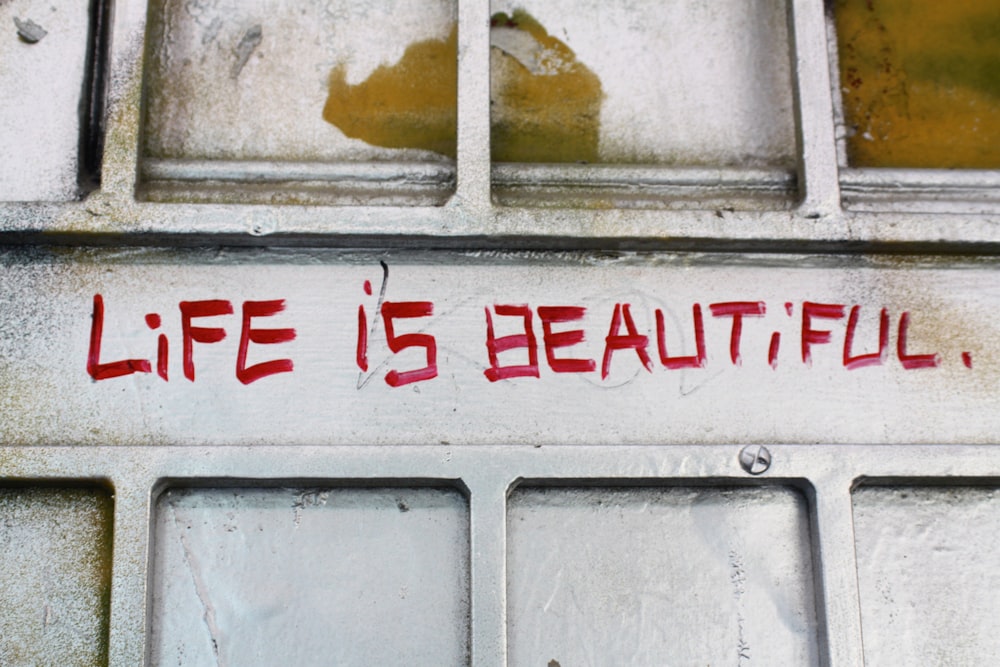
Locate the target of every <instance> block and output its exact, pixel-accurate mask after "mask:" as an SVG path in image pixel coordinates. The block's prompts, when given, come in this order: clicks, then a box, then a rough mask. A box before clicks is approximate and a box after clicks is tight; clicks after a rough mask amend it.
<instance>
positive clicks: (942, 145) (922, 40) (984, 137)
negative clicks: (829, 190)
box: [835, 0, 1000, 169]
mask: <svg viewBox="0 0 1000 667" xmlns="http://www.w3.org/2000/svg"><path fill="white" fill-rule="evenodd" d="M835 19H836V27H837V43H838V46H839V53H838V57H839V62H840V86H841V93H842V96H843V106H844V116H845V122H846V125H847V127H846V128H845V134H846V140H847V160H848V164H849V165H850V166H856V167H925V168H971V169H995V168H1000V5H998V4H997V3H995V2H982V1H981V0H954V1H952V2H935V1H932V0H918V1H914V0H837V2H836V5H835Z"/></svg>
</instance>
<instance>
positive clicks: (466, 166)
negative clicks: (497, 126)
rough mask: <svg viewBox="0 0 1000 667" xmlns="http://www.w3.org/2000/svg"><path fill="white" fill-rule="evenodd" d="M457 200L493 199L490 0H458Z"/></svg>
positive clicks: (466, 203)
mask: <svg viewBox="0 0 1000 667" xmlns="http://www.w3.org/2000/svg"><path fill="white" fill-rule="evenodd" d="M457 171H458V175H457V180H458V183H457V186H456V193H455V199H454V202H455V203H457V204H459V205H461V206H463V207H468V208H469V209H471V210H472V211H478V210H480V209H481V208H483V207H487V206H489V203H490V4H489V0H458V150H457Z"/></svg>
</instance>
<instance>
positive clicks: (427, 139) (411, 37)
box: [143, 0, 457, 203]
mask: <svg viewBox="0 0 1000 667" xmlns="http://www.w3.org/2000/svg"><path fill="white" fill-rule="evenodd" d="M148 34H149V37H148V49H147V50H148V57H147V72H146V100H147V102H146V109H145V132H144V149H143V152H144V156H145V158H146V161H145V165H144V174H145V180H146V181H147V183H149V182H152V183H153V185H154V187H152V188H149V189H151V190H152V193H151V196H152V197H153V198H155V199H175V198H177V199H182V200H189V199H191V198H194V199H199V198H203V199H209V200H211V199H219V198H221V199H222V200H228V199H231V198H232V197H233V195H232V193H229V194H227V193H225V192H222V191H218V190H216V191H212V190H211V188H209V187H207V186H209V185H211V184H218V183H220V182H228V183H230V184H236V185H242V186H244V187H243V197H242V199H241V200H250V201H260V202H262V203H275V202H277V203H281V202H292V203H309V202H310V201H313V200H319V201H326V199H324V196H323V192H322V190H323V189H324V186H325V187H326V188H327V189H328V190H335V191H337V193H338V194H339V196H340V197H341V198H346V199H347V200H348V201H351V197H352V196H357V197H358V198H359V199H358V202H357V203H372V202H371V201H370V198H367V199H366V194H367V195H381V196H382V198H383V199H390V200H391V203H405V202H401V201H400V200H398V199H397V200H392V199H391V198H392V196H393V195H394V193H393V192H392V190H391V188H392V186H393V185H394V184H398V183H399V182H401V181H408V182H409V183H411V184H415V185H414V188H416V189H417V190H420V187H421V185H423V186H424V189H432V188H433V186H439V187H440V186H441V185H442V182H443V181H448V180H449V179H453V171H454V170H453V167H452V166H451V165H452V164H453V161H454V160H453V158H454V155H455V125H456V99H457V88H456V85H457V59H456V5H455V2H454V0H427V1H425V2H407V1H406V0H391V1H388V2H379V3H367V4H358V3H354V2H350V1H349V0H334V1H332V2H322V1H320V0H306V1H304V2H295V3H288V2H284V1H282V0H196V1H194V2H190V1H187V0H151V2H150V8H149V28H148ZM329 165H341V167H340V168H333V167H330V166H329ZM343 165H347V166H346V167H345V166H343ZM350 165H354V166H350ZM420 165H423V167H422V169H423V171H421V167H420ZM421 178H424V179H425V180H427V181H428V182H427V183H422V182H421V180H420V179H421ZM192 183H196V184H200V185H201V186H202V187H201V190H199V191H198V192H196V193H192V192H191V191H190V189H191V184H192ZM380 183H381V184H382V185H381V186H380V185H379V184H380ZM171 184H172V185H173V187H170V186H171ZM178 184H181V185H183V186H184V187H179V186H178ZM295 184H297V192H296V193H295V194H290V193H288V192H287V191H288V190H289V188H291V186H293V185H295ZM386 184H388V185H386ZM268 185H269V186H270V188H268V187H267V186H268ZM414 188H410V189H411V190H412V189H414ZM292 189H295V188H292ZM367 190H371V192H367ZM283 191H284V192H285V194H282V192H283ZM327 194H329V193H327ZM418 194H419V192H418ZM438 196H439V197H440V195H438ZM327 198H328V197H327ZM352 203H353V202H352ZM376 203H378V202H376ZM436 203H440V202H436Z"/></svg>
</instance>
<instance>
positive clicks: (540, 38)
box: [490, 9, 604, 162]
mask: <svg viewBox="0 0 1000 667" xmlns="http://www.w3.org/2000/svg"><path fill="white" fill-rule="evenodd" d="M490 23H491V38H490V43H491V45H492V47H493V48H492V49H491V53H490V88H491V90H490V110H491V123H490V130H491V134H492V141H491V154H492V158H493V160H494V161H496V162H596V161H597V160H598V159H599V153H598V140H599V130H600V113H601V102H602V100H603V98H604V93H603V90H602V87H601V81H600V79H599V78H598V77H597V75H596V74H594V73H593V72H592V71H591V70H590V69H589V68H588V67H587V66H586V65H584V64H583V63H581V62H579V61H578V60H577V58H576V54H575V53H574V52H573V51H572V50H571V49H570V48H569V47H568V46H566V44H564V43H563V42H561V41H560V40H558V39H556V38H555V37H553V36H551V35H550V34H549V33H548V31H547V30H546V29H545V28H544V27H543V26H542V25H541V24H540V23H538V21H536V20H535V19H534V18H533V17H532V16H531V15H530V14H528V13H527V12H526V11H524V10H523V9H516V10H514V12H513V13H512V14H511V15H508V14H506V13H503V12H498V13H496V14H494V15H493V17H492V19H491V22H490Z"/></svg>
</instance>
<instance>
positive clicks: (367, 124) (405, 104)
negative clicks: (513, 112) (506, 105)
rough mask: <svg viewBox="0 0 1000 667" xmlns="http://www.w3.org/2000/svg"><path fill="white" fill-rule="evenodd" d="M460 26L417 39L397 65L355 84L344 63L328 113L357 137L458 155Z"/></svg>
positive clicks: (334, 77) (379, 143) (335, 73)
mask: <svg viewBox="0 0 1000 667" xmlns="http://www.w3.org/2000/svg"><path fill="white" fill-rule="evenodd" d="M457 54H458V50H457V29H456V27H455V26H453V27H452V29H451V33H450V34H449V35H448V37H447V38H446V39H444V40H433V39H432V40H426V41H421V42H415V43H413V44H411V45H410V46H408V47H407V49H406V51H404V52H403V57H402V58H401V59H400V60H399V62H397V63H396V64H395V65H391V66H387V65H383V66H381V67H379V68H378V69H376V70H375V71H374V72H372V74H371V76H369V77H368V78H367V79H366V80H365V81H363V82H361V83H359V84H358V85H356V86H353V85H349V84H348V83H347V81H346V76H347V72H346V69H345V67H344V66H343V65H340V66H338V67H336V68H335V69H334V70H333V72H331V73H330V92H329V95H328V97H327V100H326V104H325V105H324V107H323V118H324V119H325V120H326V121H327V122H329V123H332V124H333V125H335V126H337V128H339V129H340V131H341V132H343V133H344V134H345V135H347V136H348V137H351V138H352V139H361V140H362V141H366V142H368V143H369V144H373V145H375V146H382V147H385V148H420V149H424V150H429V151H434V152H435V153H440V154H442V155H447V156H448V157H451V158H454V157H455V144H456V142H455V126H456V109H457V106H458V105H457V99H458V56H457Z"/></svg>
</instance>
